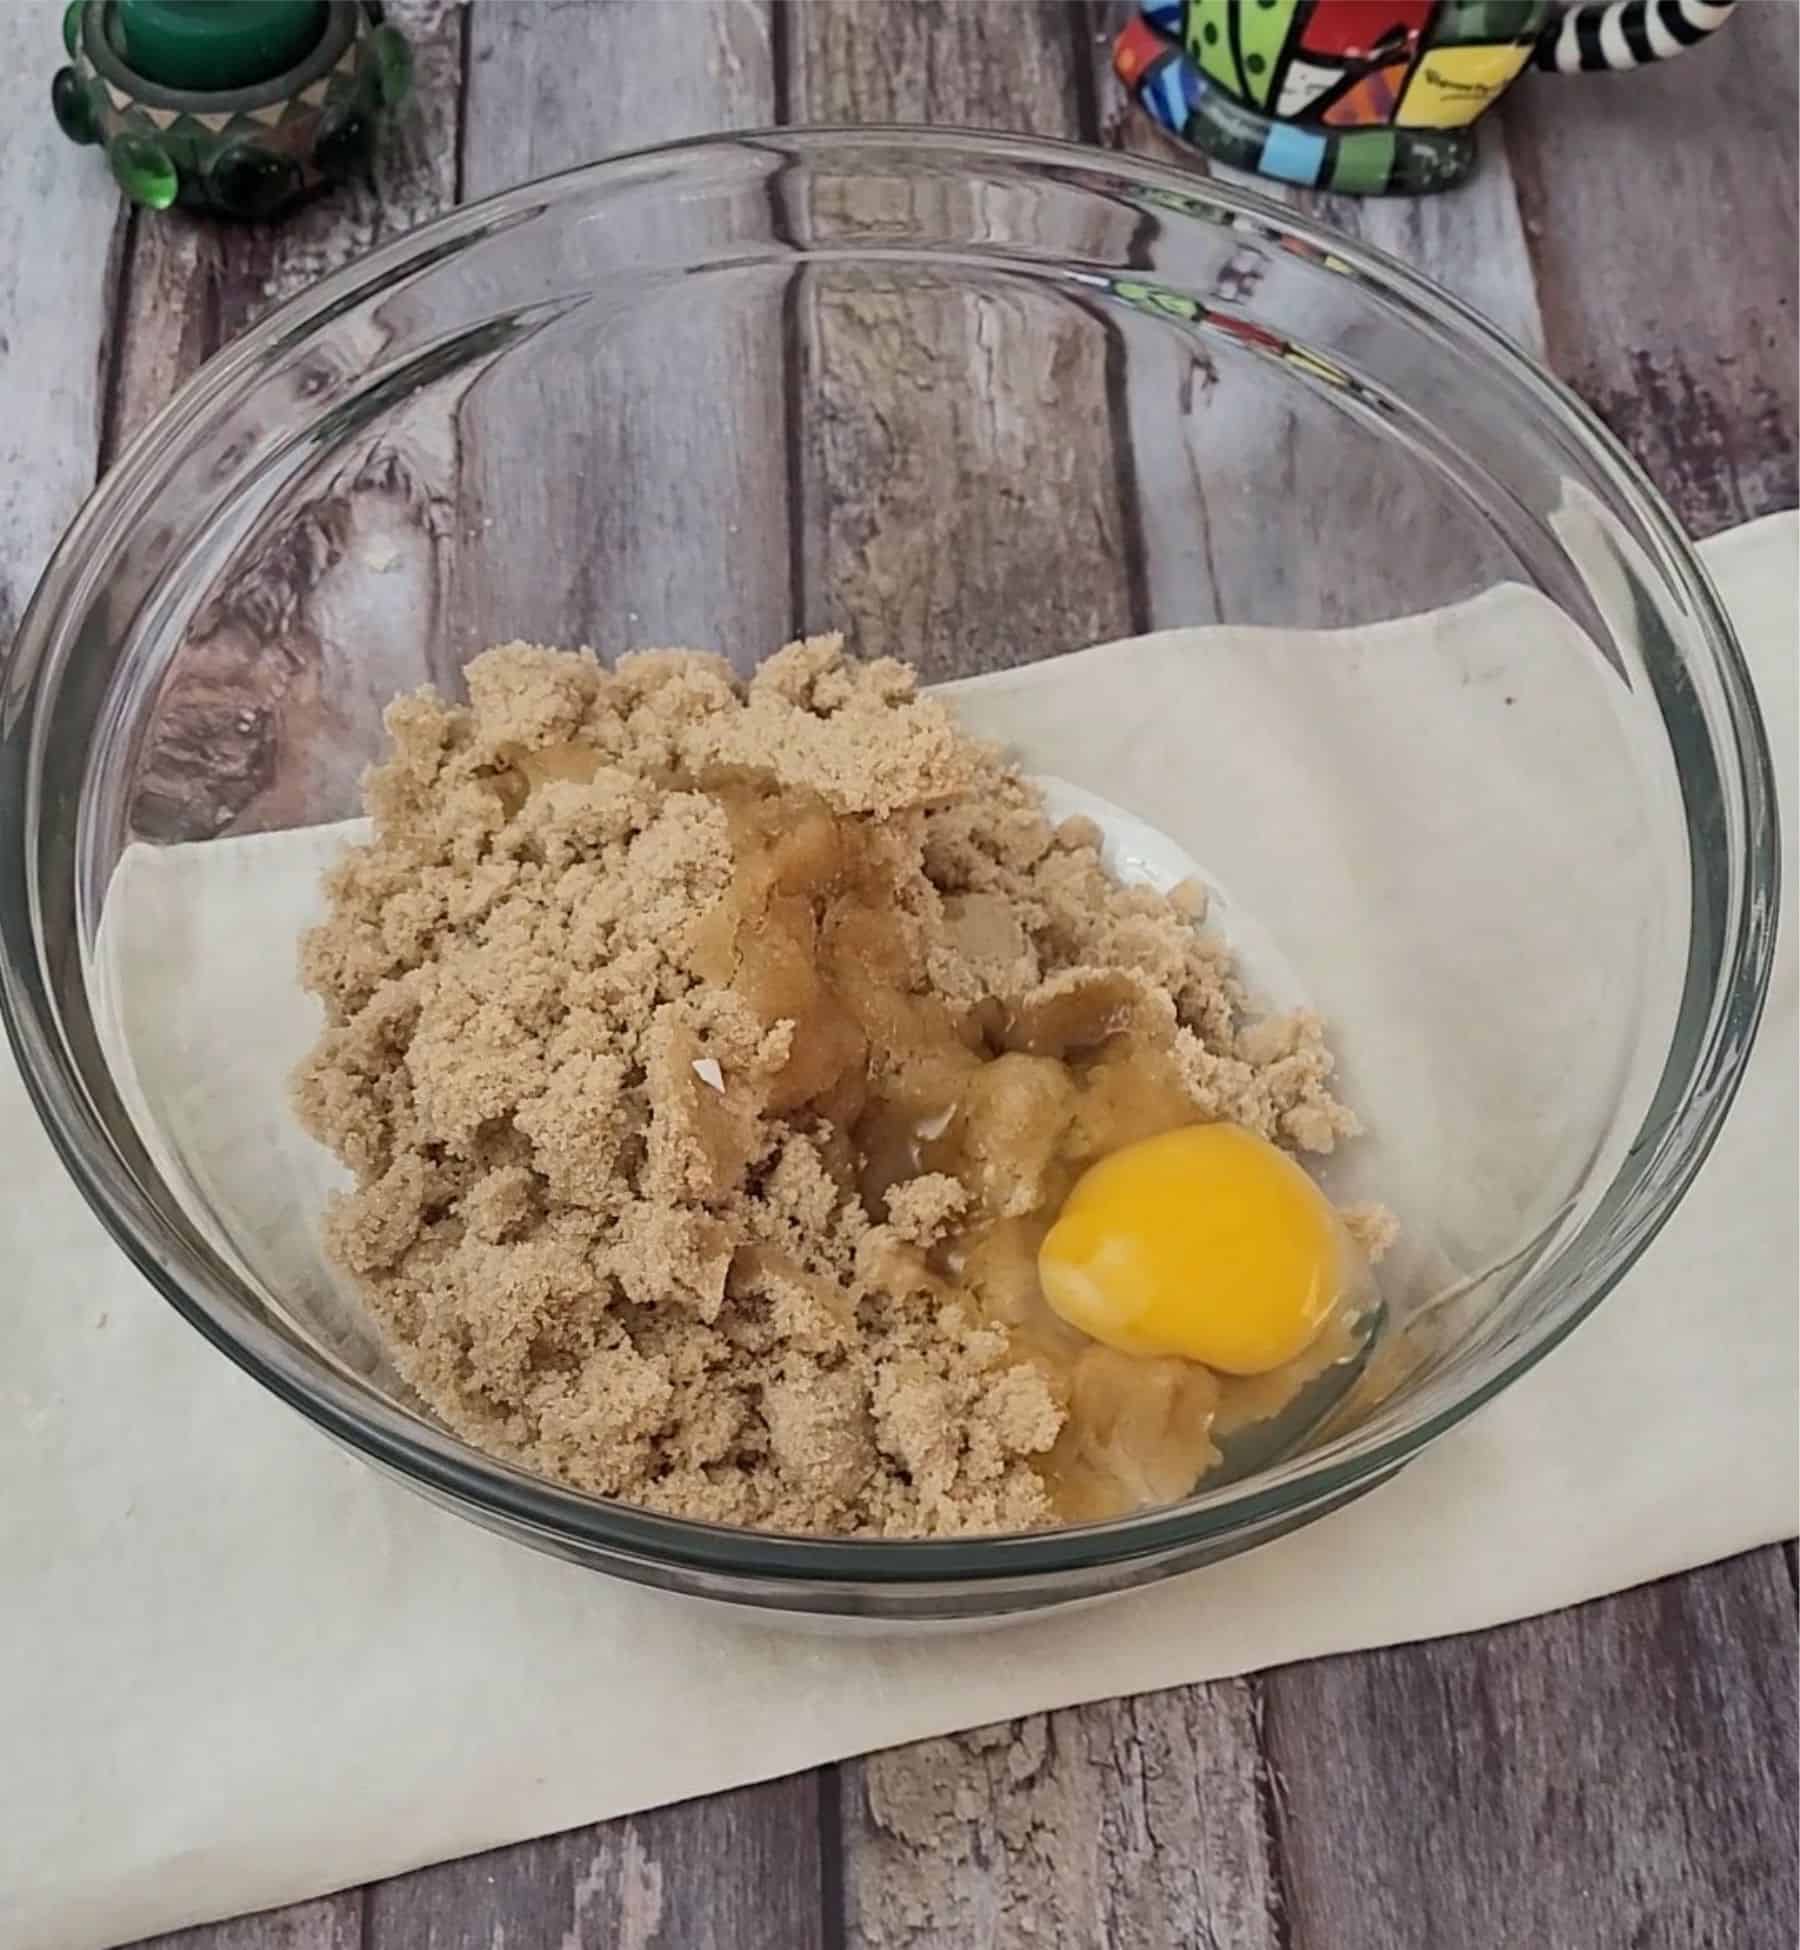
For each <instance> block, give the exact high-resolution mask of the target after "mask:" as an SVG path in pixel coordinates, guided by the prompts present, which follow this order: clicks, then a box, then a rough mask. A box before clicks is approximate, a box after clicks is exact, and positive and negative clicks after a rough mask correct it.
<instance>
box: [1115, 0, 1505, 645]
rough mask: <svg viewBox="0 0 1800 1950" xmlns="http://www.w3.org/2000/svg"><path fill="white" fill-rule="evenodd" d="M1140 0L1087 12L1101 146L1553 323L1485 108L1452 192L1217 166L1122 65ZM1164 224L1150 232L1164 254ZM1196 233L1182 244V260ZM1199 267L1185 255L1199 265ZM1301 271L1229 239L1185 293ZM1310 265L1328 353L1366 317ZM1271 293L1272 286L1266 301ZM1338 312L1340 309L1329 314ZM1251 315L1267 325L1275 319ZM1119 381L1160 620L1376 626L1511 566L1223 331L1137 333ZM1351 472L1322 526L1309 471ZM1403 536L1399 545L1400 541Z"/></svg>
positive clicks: (1468, 294)
mask: <svg viewBox="0 0 1800 1950" xmlns="http://www.w3.org/2000/svg"><path fill="white" fill-rule="evenodd" d="M1131 11H1132V8H1131V6H1130V4H1129V0H1107V3H1106V4H1102V5H1100V6H1097V7H1096V8H1095V9H1094V10H1093V13H1092V19H1093V21H1094V23H1095V25H1094V31H1093V33H1092V35H1091V37H1090V39H1089V43H1088V52H1089V56H1090V59H1091V61H1092V63H1093V90H1094V96H1095V101H1096V104H1097V113H1098V119H1099V125H1100V129H1101V133H1102V139H1103V140H1104V141H1105V142H1106V143H1107V145H1108V146H1109V147H1112V148H1116V149H1121V150H1124V151H1127V152H1129V153H1133V154H1138V155H1143V156H1146V157H1148V158H1149V159H1151V160H1153V161H1158V162H1162V163H1165V164H1167V165H1169V166H1171V167H1173V168H1176V169H1178V170H1180V171H1182V172H1183V173H1184V174H1186V175H1188V176H1190V177H1199V178H1213V179H1216V180H1218V181H1221V182H1225V183H1229V184H1235V185H1238V186H1242V187H1248V188H1250V189H1253V190H1254V191H1256V192H1257V193H1258V194H1259V195H1261V196H1264V197H1270V198H1273V199H1274V200H1275V201H1277V202H1281V203H1285V204H1287V205H1288V206H1289V207H1290V208H1294V209H1298V210H1301V211H1304V212H1306V213H1308V214H1311V215H1313V216H1315V217H1317V218H1319V219H1320V220H1321V221H1323V222H1326V223H1329V224H1331V225H1333V226H1334V227H1336V228H1337V229H1339V230H1340V231H1342V232H1344V233H1345V234H1346V235H1348V236H1351V237H1355V238H1359V239H1361V240H1362V241H1363V242H1365V243H1368V244H1371V245H1373V246H1375V247H1376V248H1377V249H1380V250H1385V251H1388V252H1390V253H1392V254H1393V255H1394V256H1396V257H1399V258H1400V259H1402V261H1404V262H1406V263H1408V264H1410V265H1412V266H1413V267H1414V268H1417V269H1421V270H1426V271H1428V272H1429V273H1430V274H1431V275H1432V276H1434V277H1436V278H1437V279H1438V280H1439V281H1440V282H1441V283H1444V284H1446V285H1448V286H1449V288H1450V289H1451V290H1453V291H1455V292H1456V293H1457V294H1458V295H1459V296H1461V297H1464V298H1466V299H1468V300H1469V301H1470V302H1471V303H1473V304H1475V305H1477V306H1478V307H1479V308H1480V309H1481V310H1483V311H1484V312H1485V313H1486V314H1487V315H1488V316H1489V317H1490V318H1492V319H1493V320H1494V322H1496V323H1497V324H1500V325H1501V326H1502V327H1503V328H1504V329H1505V330H1507V331H1508V332H1510V333H1511V334H1512V336H1513V337H1514V338H1516V339H1518V340H1519V341H1520V343H1521V344H1523V345H1524V346H1525V347H1526V348H1527V349H1528V350H1532V351H1537V350H1539V349H1540V348H1541V340H1542V328H1541V321H1540V318H1539V314H1538V307H1537V300H1536V294H1535V289H1534V284H1533V276H1532V267H1531V262H1530V258H1529V255H1528V253H1527V251H1526V248H1525V239H1524V233H1523V227H1522V224H1521V221H1520V217H1519V211H1518V203H1517V198H1516V196H1515V193H1514V186H1513V180H1512V176H1511V172H1510V168H1509V164H1508V158H1507V153H1506V148H1505V143H1504V140H1503V138H1502V136H1501V134H1500V132H1499V129H1498V126H1497V125H1496V124H1493V123H1492V121H1491V119H1490V122H1489V124H1488V125H1486V126H1484V128H1483V130H1482V159H1481V167H1480V169H1479V170H1478V171H1477V173H1476V175H1475V177H1474V178H1473V180H1472V181H1471V182H1470V183H1469V184H1468V185H1467V186H1466V187H1465V188H1464V189H1462V190H1461V191H1459V192H1457V193H1456V194H1455V195H1454V196H1447V197H1423V198H1413V199H1364V198H1356V197H1341V196H1327V195H1322V194H1318V193H1315V192H1311V191H1304V190H1299V189H1294V188H1290V187H1289V186H1287V185H1283V184H1278V183H1271V182H1267V181H1264V180H1262V179H1259V178H1253V177H1250V176H1247V175H1245V174H1243V173H1242V172H1240V171H1236V170H1233V169H1230V168H1228V167H1226V166H1224V165H1218V164H1212V163H1210V162H1208V161H1206V160H1205V159H1203V158H1201V157H1199V156H1198V155H1197V154H1196V153H1195V152H1194V151H1193V150H1191V149H1189V148H1187V147H1186V146H1185V145H1183V144H1179V143H1176V142H1174V141H1172V140H1171V139H1170V138H1169V137H1168V136H1166V135H1165V134H1164V133H1163V132H1162V131H1161V130H1160V129H1159V128H1158V127H1157V126H1156V125H1155V124H1154V123H1153V122H1152V121H1151V120H1150V118H1149V117H1148V116H1147V115H1145V114H1143V113H1142V112H1141V111H1140V110H1138V109H1136V108H1135V107H1134V106H1133V105H1132V104H1131V102H1130V100H1129V97H1128V96H1127V93H1126V91H1125V89H1124V87H1123V86H1122V84H1121V83H1120V82H1119V80H1118V78H1117V77H1116V76H1115V75H1114V74H1113V72H1112V64H1111V46H1112V37H1113V34H1114V32H1116V30H1117V28H1118V26H1119V25H1121V24H1122V23H1123V21H1124V20H1125V19H1126V18H1128V17H1129V15H1130V13H1131ZM1154 247H1155V239H1154V236H1153V235H1147V236H1146V239H1145V240H1144V248H1145V249H1154ZM1195 248H1196V246H1195V245H1194V244H1192V243H1190V244H1189V245H1188V246H1187V249H1188V251H1189V252H1190V253H1191V252H1193V251H1194V249H1195ZM1191 261H1192V259H1191V257H1190V262H1191ZM1301 275H1306V273H1305V272H1303V271H1302V270H1301V268H1300V267H1299V266H1298V265H1297V264H1296V263H1295V262H1294V261H1293V260H1292V259H1290V258H1289V257H1287V255H1286V254H1285V253H1283V252H1282V251H1280V250H1279V249H1277V248H1276V247H1275V246H1274V245H1272V244H1270V243H1267V242H1265V241H1264V240H1262V239H1259V238H1256V237H1254V236H1249V235H1246V236H1244V237H1242V238H1241V239H1240V240H1238V241H1237V243H1236V247H1235V248H1233V247H1232V245H1231V242H1230V240H1229V239H1225V238H1223V237H1221V239H1220V241H1219V244H1218V247H1217V262H1216V264H1215V265H1214V266H1213V268H1212V273H1211V276H1210V278H1209V279H1208V280H1206V281H1205V286H1204V288H1203V289H1198V290H1196V291H1194V292H1193V293H1192V295H1194V296H1197V297H1199V298H1200V299H1202V301H1203V302H1205V303H1207V304H1209V305H1214V306H1218V307H1220V308H1221V309H1223V310H1226V311H1228V312H1231V311H1243V312H1246V313H1247V314H1248V315H1249V316H1251V317H1252V318H1257V317H1258V312H1257V306H1258V302H1259V293H1261V292H1262V289H1263V285H1264V281H1265V280H1266V279H1269V278H1276V279H1280V280H1283V281H1284V282H1288V283H1291V282H1292V280H1293V279H1294V278H1295V277H1297V276H1301ZM1334 283H1335V280H1332V279H1330V278H1328V277H1324V276H1322V275H1318V276H1316V279H1315V289H1314V290H1312V291H1311V292H1310V293H1309V295H1308V297H1307V300H1306V305H1305V317H1306V319H1307V321H1308V326H1309V329H1311V330H1312V331H1314V332H1316V333H1317V334H1318V335H1319V337H1318V340H1317V343H1318V344H1319V346H1320V348H1321V349H1322V350H1325V351H1327V352H1329V351H1330V350H1331V349H1332V345H1333V340H1332V336H1331V334H1332V332H1333V331H1334V330H1336V329H1338V328H1339V327H1340V326H1341V327H1342V329H1344V330H1345V331H1346V332H1347V334H1348V337H1349V342H1350V343H1352V344H1353V343H1354V340H1355V337H1356V335H1357V334H1358V333H1359V332H1362V331H1364V330H1366V321H1360V320H1354V319H1353V318H1352V315H1351V313H1350V311H1349V310H1348V309H1346V308H1344V307H1343V306H1342V305H1341V301H1340V299H1339V296H1338V294H1336V293H1335V292H1334V291H1333V289H1332V286H1333V284H1334ZM1263 302H1264V303H1265V304H1266V296H1265V299H1264V301H1263ZM1334 307H1336V308H1337V310H1338V311H1339V312H1341V314H1342V316H1341V317H1340V318H1338V319H1337V320H1336V323H1335V324H1334ZM1258 322H1267V319H1266V317H1264V318H1261V319H1259V321H1258ZM1130 337H1131V344H1130V352H1129V366H1130V383H1129V385H1128V386H1127V387H1126V388H1125V400H1126V409H1127V412H1128V415H1129V422H1130V430H1131V450H1132V454H1133V458H1134V464H1135V467H1136V471H1137V487H1136V495H1135V504H1136V506H1137V507H1138V508H1139V509H1140V510H1141V511H1142V523H1143V562H1144V580H1145V584H1146V587H1147V592H1148V603H1149V613H1150V620H1151V621H1152V622H1153V623H1154V624H1155V625H1156V626H1157V627H1168V626H1172V625H1176V624H1189V623H1208V622H1224V623H1260V624H1273V625H1280V626H1300V627H1330V626H1335V625H1340V624H1348V623H1368V622H1375V621H1379V620H1382V619H1385V618H1388V617H1391V616H1394V615H1397V614H1401V613H1405V612H1407V611H1413V610H1418V609H1423V608H1429V607H1431V606H1432V605H1434V604H1440V603H1448V602H1453V601H1456V600H1458V599H1460V598H1462V597H1465V596H1468V595H1471V594H1474V593H1475V592H1476V591H1477V590H1478V589H1480V588H1482V587H1485V586H1487V585H1488V584H1490V583H1492V582H1494V581H1498V580H1500V579H1502V578H1503V577H1504V576H1505V574H1506V573H1507V572H1508V570H1509V567H1510V563H1509V560H1508V558H1507V556H1506V554H1505V552H1504V550H1502V549H1501V548H1500V547H1499V546H1498V545H1497V543H1496V540H1495V538H1494V537H1493V535H1492V533H1491V532H1490V531H1489V530H1488V529H1487V527H1486V526H1485V524H1484V523H1483V522H1481V521H1480V520H1478V519H1476V518H1475V517H1474V516H1473V515H1472V512H1471V510H1470V509H1469V507H1468V505H1467V503H1466V502H1465V501H1464V500H1463V499H1462V497H1461V496H1460V494H1458V493H1457V492H1455V491H1453V490H1451V489H1450V488H1448V487H1447V486H1446V485H1445V484H1444V483H1442V482H1439V481H1434V480H1433V479H1432V478H1430V477H1429V476H1427V475H1426V474H1425V472H1424V471H1423V470H1422V469H1421V468H1420V467H1419V465H1418V463H1417V462H1416V461H1415V460H1414V459H1412V458H1411V457H1410V456H1407V455H1404V454H1402V453H1400V452H1399V451H1398V450H1396V449H1395V448H1394V447H1393V446H1392V445H1391V444H1390V443H1388V442H1387V441H1385V440H1378V439H1373V438H1371V437H1369V435H1368V434H1366V433H1365V432H1364V431H1363V430H1362V429H1361V427H1360V426H1359V425H1358V424H1356V423H1355V422H1354V421H1353V420H1351V419H1350V418H1349V417H1348V416H1346V415H1344V414H1343V413H1341V412H1340V411H1339V410H1338V409H1337V406H1336V404H1335V402H1334V401H1333V400H1332V399H1331V398H1330V397H1329V396H1323V395H1321V394H1320V393H1319V392H1317V391H1316V390H1312V389H1308V388H1306V387H1303V386H1302V385H1300V384H1299V383H1297V382H1293V381H1289V382H1287V383H1282V382H1281V381H1280V380H1278V379H1277V378H1276V377H1275V376H1273V375H1271V373H1270V371H1269V369H1268V367H1267V366H1266V364H1265V363H1263V362H1262V361H1260V360H1258V359H1255V358H1253V357H1250V356H1248V355H1245V354H1244V353H1242V352H1241V351H1239V350H1238V349H1237V348H1235V347H1233V346H1231V345H1230V344H1229V343H1228V342H1223V341H1221V340H1220V339H1219V338H1218V337H1217V336H1216V335H1215V336H1213V337H1212V338H1211V339H1210V340H1209V339H1206V338H1198V337H1196V336H1195V334H1193V333H1192V332H1191V331H1188V330H1187V329H1185V328H1183V327H1180V326H1176V325H1172V324H1169V323H1166V322H1160V321H1159V322H1158V323H1156V324H1155V325H1154V326H1151V327H1149V328H1146V326H1145V325H1143V324H1141V323H1137V322H1134V323H1133V324H1132V326H1131V328H1130ZM1321 479H1328V480H1334V481H1354V482H1355V483H1356V487H1355V491H1354V493H1353V494H1347V495H1345V497H1344V498H1343V501H1342V504H1341V506H1342V518H1341V520H1340V521H1339V522H1337V523H1335V524H1330V523H1328V524H1323V525H1321V524H1320V523H1319V522H1318V521H1317V519H1316V513H1317V508H1318V502H1317V500H1316V499H1315V498H1314V497H1313V496H1312V495H1310V494H1302V493H1299V492H1297V486H1298V484H1299V483H1301V482H1306V481H1313V482H1316V481H1318V480H1321ZM1400 535H1404V536H1406V537H1408V542H1407V545H1406V547H1405V549H1404V551H1399V552H1397V551H1396V550H1394V549H1393V548H1392V547H1391V546H1390V545H1389V538H1391V537H1395V536H1400Z"/></svg>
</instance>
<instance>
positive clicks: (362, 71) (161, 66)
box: [50, 0, 412, 217]
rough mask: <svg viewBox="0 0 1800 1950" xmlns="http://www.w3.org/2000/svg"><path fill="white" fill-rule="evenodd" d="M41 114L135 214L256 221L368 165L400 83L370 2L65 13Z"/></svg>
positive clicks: (404, 68) (205, 1)
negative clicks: (108, 178)
mask: <svg viewBox="0 0 1800 1950" xmlns="http://www.w3.org/2000/svg"><path fill="white" fill-rule="evenodd" d="M63 45H64V46H65V48H66V49H67V50H68V55H69V65H68V66H67V67H66V68H59V69H58V70H57V72H56V76H55V78H54V80H53V81H52V82H51V84H50V105H51V107H52V108H53V109H54V110H55V113H56V120H57V123H58V125H59V127H60V128H61V129H62V132H63V134H64V135H66V136H67V137H68V138H69V140H70V141H71V142H91V143H94V144H97V145H98V146H99V147H101V148H103V149H104V150H105V151H106V160H107V162H108V163H109V164H110V165H111V166H112V173H113V175H114V176H115V177H116V178H117V179H118V183H119V187H120V188H121V189H122V190H123V191H124V192H125V194H126V195H127V196H128V197H130V198H131V199H132V201H133V202H134V203H141V204H143V205H144V206H145V207H146V208H148V209H152V210H166V209H167V208H168V207H169V205H170V204H172V203H182V204H186V205H189V206H192V207H195V208H198V209H205V210H213V211H217V212H218V213H220V214H221V215H224V216H232V217H270V216H275V215H277V214H278V213H279V212H280V211H282V210H284V209H286V208H287V207H288V206H289V205H290V204H291V203H294V202H295V201H297V200H298V199H299V198H300V197H303V196H305V195H306V194H308V192H310V191H312V190H316V189H320V188H322V187H324V186H325V185H326V184H328V183H332V182H337V181H340V180H342V179H343V178H344V177H346V176H348V175H351V174H353V173H354V172H355V171H356V170H358V169H360V168H361V167H362V166H363V165H364V164H365V162H366V161H367V158H368V154H369V148H370V145H371V143H372V142H373V140H374V135H375V125H376V122H377V120H378V118H379V117H380V116H381V115H382V114H383V113H385V112H386V111H387V110H389V109H392V108H393V107H395V106H396V105H397V104H398V103H399V102H400V101H401V100H402V99H404V97H405V95H406V92H407V89H408V87H409V86H410V84H411V80H412V54H411V51H410V50H409V49H408V47H407V45H406V41H405V38H404V37H403V36H402V35H401V34H400V33H399V32H398V31H397V30H396V29H394V28H392V27H389V26H387V25H385V24H384V22H383V19H382V10H381V7H380V6H379V5H378V4H377V3H376V0H70V3H69V6H68V8H67V9H66V11H65V12H64V14H63Z"/></svg>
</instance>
